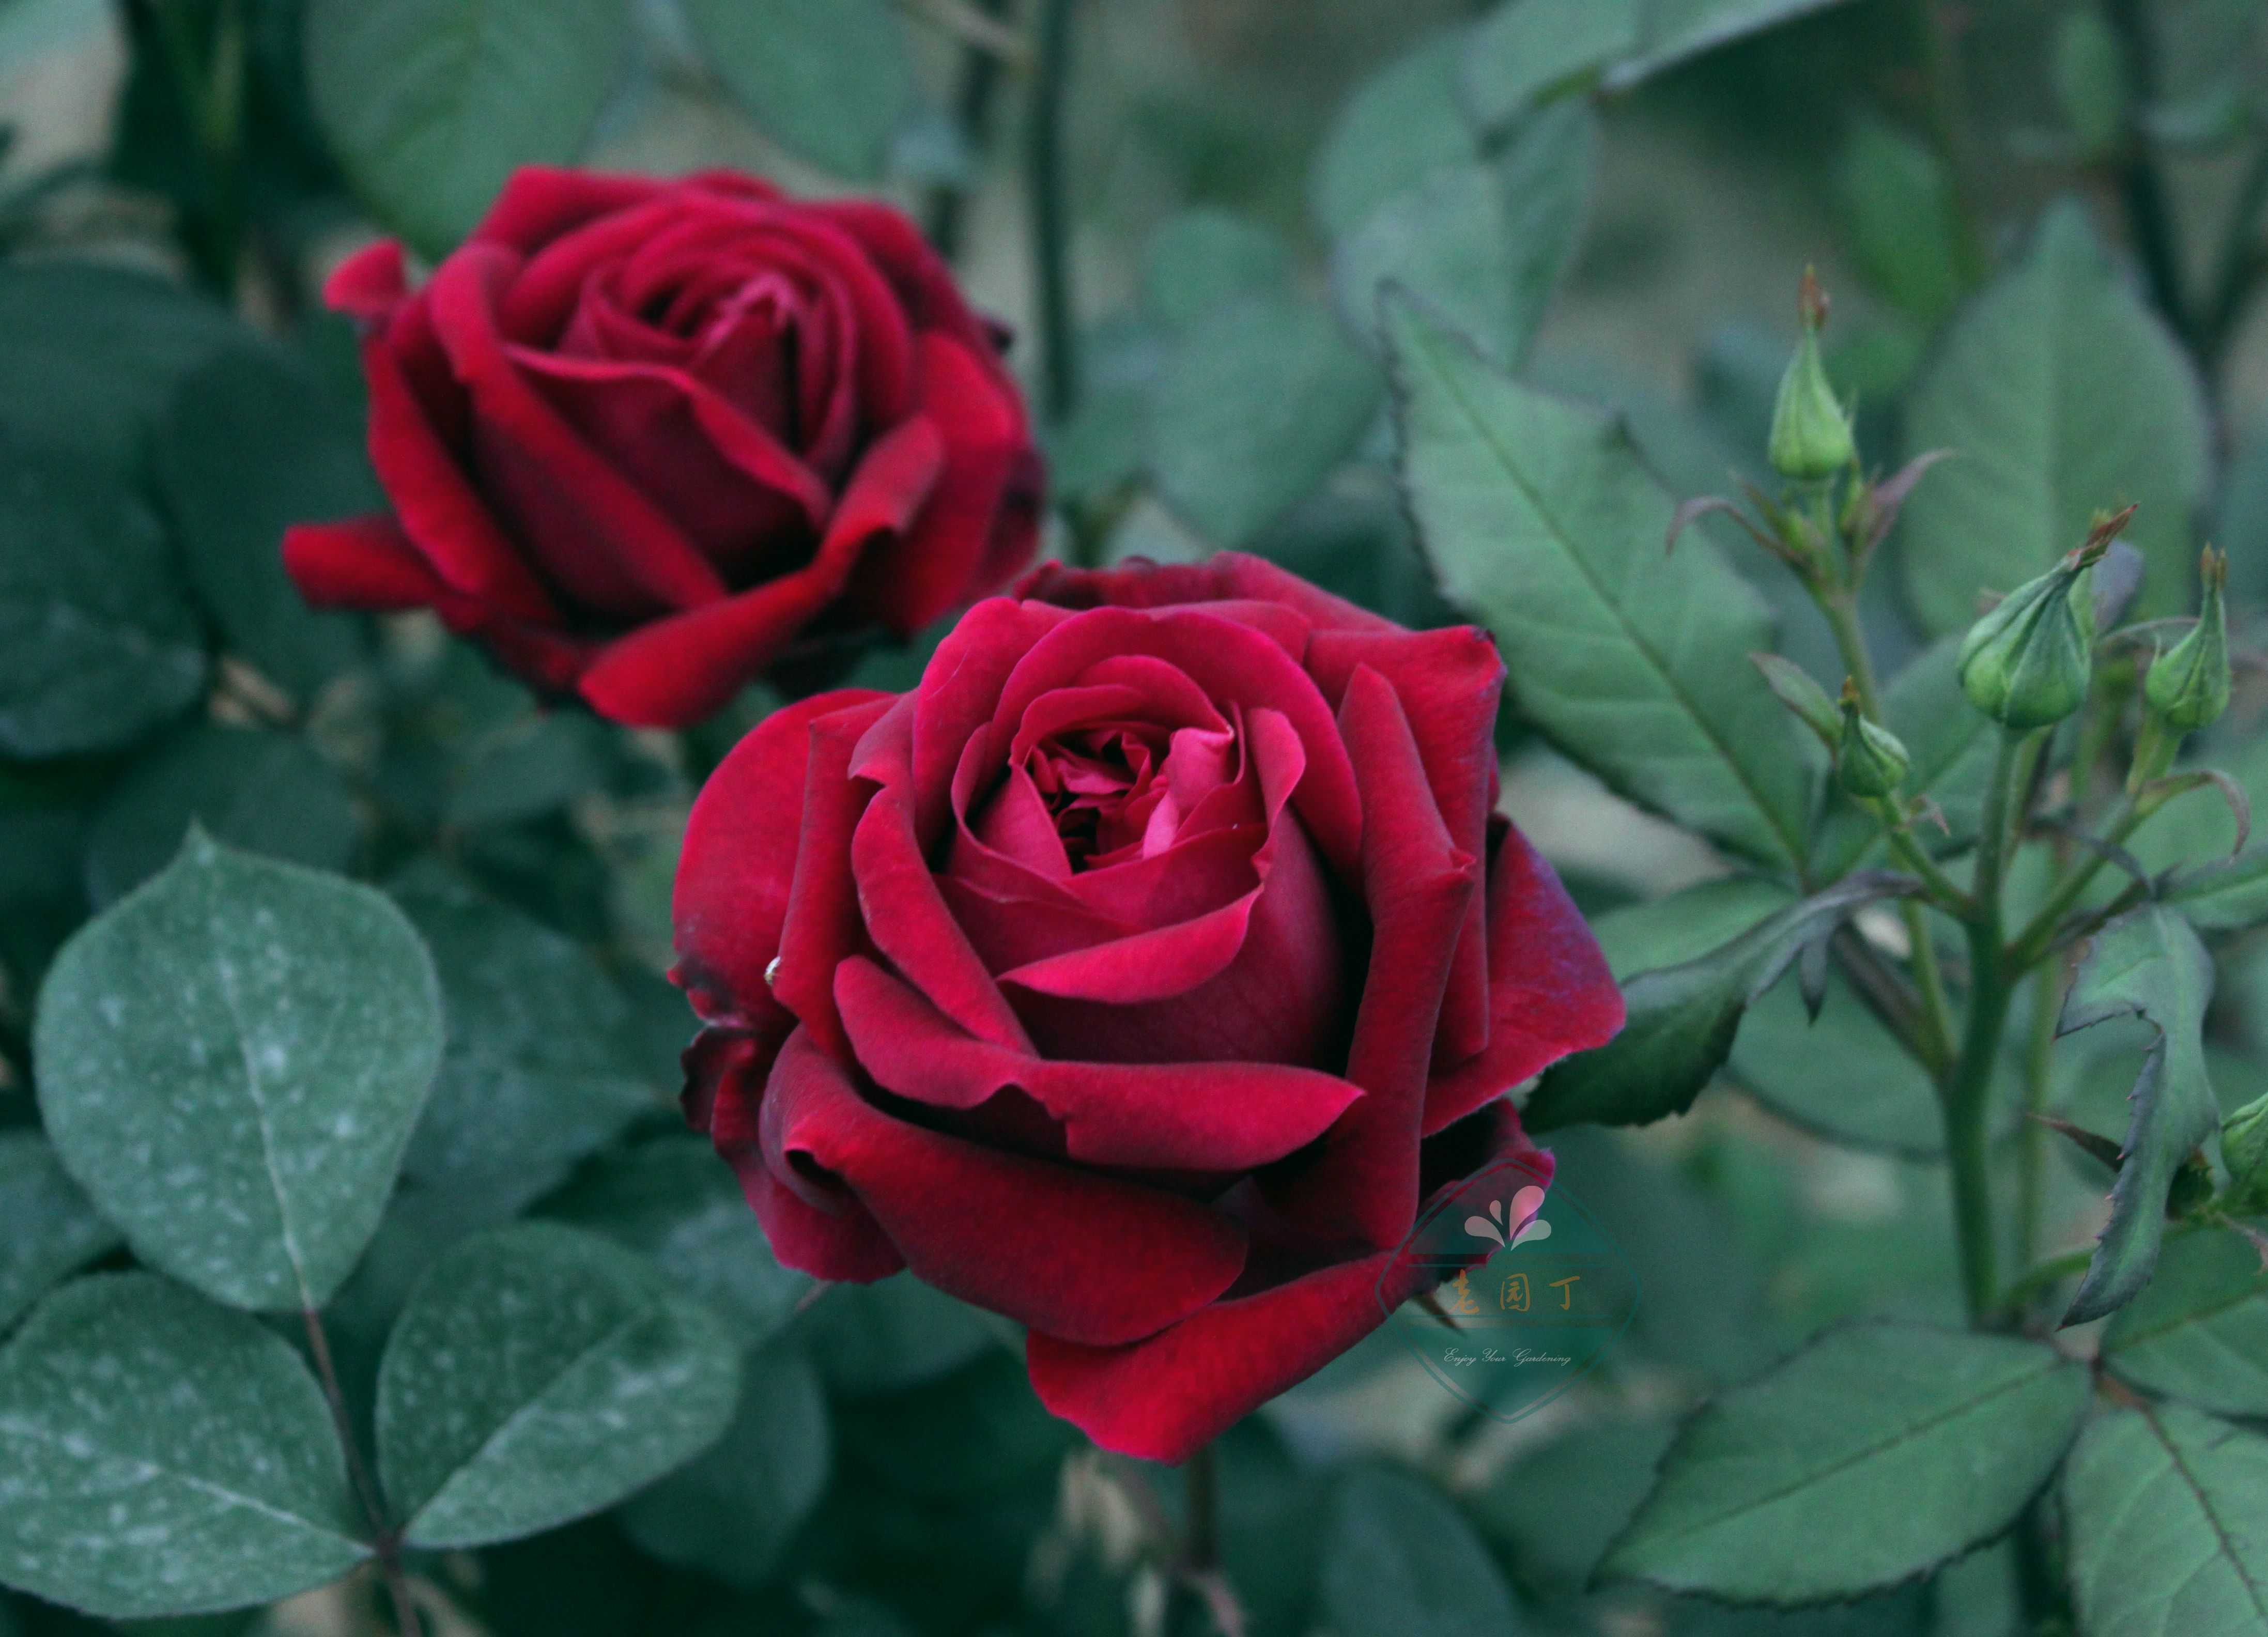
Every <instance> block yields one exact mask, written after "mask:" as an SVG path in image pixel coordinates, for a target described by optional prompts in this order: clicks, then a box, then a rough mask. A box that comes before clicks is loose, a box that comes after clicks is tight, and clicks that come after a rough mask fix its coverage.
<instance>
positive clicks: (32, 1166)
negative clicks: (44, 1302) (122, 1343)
mask: <svg viewBox="0 0 2268 1637" xmlns="http://www.w3.org/2000/svg"><path fill="white" fill-rule="evenodd" d="M119 1243H120V1239H119V1235H118V1230H117V1229H116V1228H113V1227H111V1225H110V1224H109V1223H107V1222H106V1221H104V1220H102V1218H101V1217H100V1216H99V1215H97V1214H96V1213H95V1209H94V1206H92V1205H91V1204H90V1203H88V1200H87V1197H86V1196H85V1194H83V1193H81V1192H80V1191H79V1189H78V1184H77V1183H74V1182H73V1181H71V1179H70V1176H69V1175H68V1174H67V1173H66V1172H65V1171H64V1170H63V1161H60V1160H58V1159H56V1158H55V1150H54V1149H53V1148H52V1147H49V1146H48V1139H46V1138H44V1137H42V1136H40V1134H39V1133H38V1132H5V1133H0V1331H6V1330H7V1329H8V1327H9V1326H11V1324H15V1322H16V1321H17V1320H18V1319H19V1318H21V1317H23V1316H24V1315H25V1313H26V1311H27V1310H28V1309H30V1308H31V1305H32V1304H33V1302H34V1301H38V1300H39V1299H40V1297H41V1296H43V1295H45V1294H47V1293H48V1288H49V1287H51V1286H53V1285H55V1284H56V1283H57V1282H58V1281H60V1280H61V1279H63V1277H64V1276H65V1275H67V1274H69V1273H72V1272H77V1270H78V1269H79V1268H82V1267H84V1266H85V1265H87V1264H88V1263H89V1262H92V1261H93V1260H94V1259H95V1257H99V1256H104V1255H107V1253H108V1252H110V1251H111V1250H115V1249H116V1248H117V1247H118V1245H119Z"/></svg>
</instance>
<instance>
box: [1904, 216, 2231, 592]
mask: <svg viewBox="0 0 2268 1637" xmlns="http://www.w3.org/2000/svg"><path fill="white" fill-rule="evenodd" d="M1907 443H1908V446H1910V447H1911V448H1914V449H1952V450H1955V451H1957V452H1958V453H1959V456H1960V458H1959V459H1957V460H1952V461H1947V462H1945V464H1944V465H1943V466H1941V467H1940V468H1937V469H1936V470H1935V471H1933V472H1932V473H1931V474H1930V475H1929V476H1928V477H1927V478H1926V479H1924V480H1923V482H1922V483H1921V485H1920V486H1919V487H1918V488H1917V489H1916V490H1914V493H1913V498H1912V499H1911V500H1909V501H1908V502H1907V503H1906V507H1905V513H1904V520H1903V522H1902V523H1901V525H1900V534H1899V537H1900V540H1901V542H1902V556H1903V558H1904V564H1905V575H1906V591H1907V594H1908V595H1909V596H1910V597H1911V599H1912V601H1913V605H1914V608H1915V610H1916V611H1917V612H1918V614H1919V615H1920V616H1921V618H1922V622H1923V623H1924V624H1925V625H1926V626H1927V627H1928V628H1929V629H1930V630H1933V631H1940V632H1942V631H1955V630H1965V629H1966V628H1967V627H1968V626H1969V624H1970V623H1971V622H1972V621H1974V620H1975V619H1976V617H1977V594H1978V593H1979V592H1980V591H1984V590H1987V589H1991V590H1995V591H2007V590H2008V589H2010V588H2011V587H2013V586H2017V585H2020V584H2021V583H2022V582H2023V581H2025V580H2028V579H2032V578H2033V577H2034V576H2036V575H2037V574H2041V573H2043V572H2045V571H2047V570H2048V569H2049V568H2050V567H2051V566H2052V565H2053V564H2054V563H2055V561H2056V559H2057V558H2058V557H2062V556H2063V554H2064V553H2066V552H2067V551H2069V550H2071V549H2073V548H2074V547H2076V546H2077V545H2078V544H2079V543H2080V542H2081V541H2082V540H2084V539H2085V538H2086V537H2087V531H2088V520H2089V519H2090V518H2091V517H2092V516H2093V514H2094V513H2095V511H2096V510H2097V509H2098V508H2103V507H2110V508H2116V507H2117V506H2121V505H2126V504H2128V503H2129V502H2139V504H2140V505H2141V510H2140V511H2139V512H2137V513H2136V514H2135V518H2134V521H2133V523H2132V525H2131V526H2130V527H2129V528H2128V530H2127V534H2126V539H2127V541H2128V542H2130V543H2131V544H2132V545H2133V546H2134V547H2136V548H2137V549H2139V550H2140V551H2141V553H2142V555H2143V557H2144V558H2145V560H2146V567H2145V570H2144V573H2143V579H2142V591H2141V594H2140V598H2139V602H2138V603H2137V605H2136V612H2137V614H2138V615H2139V616H2141V617H2144V618H2147V617H2150V616H2155V615H2166V614H2177V613H2180V612H2183V610H2185V609H2186V608H2188V607H2189V588H2190V586H2191V579H2192V577H2193V575H2194V572H2195V561H2196V549H2195V546H2194V544H2193V543H2192V542H2191V533H2190V530H2191V518H2192V517H2193V516H2194V515H2195V514H2196V512H2197V510H2198V506H2199V505H2201V504H2202V503H2203V501H2204V498H2205V477H2206V467H2207V459H2206V451H2207V448H2208V446H2209V439H2208V431H2207V423H2206V414H2205V397H2204V394H2203V392H2202V390H2201V389H2200V387H2198V380H2197V377H2196V375H2195V373H2194V372H2192V371H2191V367H2190V365H2189V363H2188V360H2187V358H2186V356H2185V355H2184V354H2183V351H2182V348H2181V343H2179V342H2177V341H2176V340H2175V338H2174V336H2173V334H2172V333H2171V332H2170V331H2169V330H2168V329H2167V328H2166V326H2165V324H2164V322H2163V321H2161V320H2160V319H2159V318H2157V317H2156V316H2155V315H2154V313H2151V311H2150V310H2149V309H2148V308H2147V307H2146V306H2143V304H2142V302H2141V299H2139V297H2138V296H2136V295H2135V294H2134V292H2133V291H2131V290H2130V289H2128V288H2127V286H2126V284H2124V282H2123V281H2122V280H2121V278H2120V277H2118V274H2117V271H2116V269H2113V268H2112V266H2111V265H2110V260H2109V257H2108V256H2107V255H2106V254H2105V253H2104V251H2103V249H2102V245H2101V244H2100V243H2099V242H2098V241H2097V240H2096V239H2095V232H2094V229H2093V228H2092V227H2091V226H2089V225H2088V220H2087V216H2086V213H2085V211H2084V210H2082V209H2081V208H2080V206H2079V205H2077V204H2074V203H2065V204H2061V205H2058V206H2057V207H2055V208H2054V209H2052V210H2050V212H2049V213H2048V215H2047V218H2046V219H2045V220H2044V221H2043V223H2042V224H2041V225H2040V230H2039V234H2038V237H2037V239H2036V241H2035V243H2034V245H2033V247H2032V250H2031V253H2030V254H2029V255H2028V256H2027V257H2026V258H2025V259H2024V260H2023V262H2021V263H2019V264H2018V265H2017V266H2015V267H2014V268H2013V269H2010V270H2009V271H2007V273H2005V274H2003V275H2002V276H2001V277H1999V280H1997V281H1996V282H1995V283H1994V284H1992V287H1991V288H1989V289H1988V290H1986V291H1985V293H1984V294H1983V295H1982V296H1980V297H1978V298H1977V300H1976V302H1975V303H1974V304H1972V305H1971V306H1970V307H1969V308H1968V309H1967V310H1966V311H1965V312H1964V313H1962V315H1961V317H1960V318H1959V320H1958V321H1956V322H1955V325H1954V328H1953V330H1952V333H1951V335H1950V336H1948V339H1947V341H1946V342H1945V343H1944V345H1943V346H1942V347H1941V348H1940V350H1939V352H1938V353H1937V355H1936V357H1935V358H1934V359H1933V361H1932V363H1931V364H1930V365H1929V367H1928V368H1927V370H1926V371H1925V372H1924V373H1923V375H1922V378H1921V380H1920V381H1919V382H1918V383H1917V385H1916V386H1915V387H1914V391H1913V396H1912V399H1911V402H1910V404H1909V406H1908V409H1907Z"/></svg>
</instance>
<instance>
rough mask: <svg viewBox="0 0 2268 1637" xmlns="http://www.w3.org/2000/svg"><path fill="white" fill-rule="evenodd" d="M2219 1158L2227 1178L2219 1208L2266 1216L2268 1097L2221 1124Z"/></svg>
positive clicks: (2241, 1214)
mask: <svg viewBox="0 0 2268 1637" xmlns="http://www.w3.org/2000/svg"><path fill="white" fill-rule="evenodd" d="M2220 1158H2221V1163H2223V1164H2224V1165H2226V1166H2228V1178H2229V1181H2228V1191H2227V1192H2226V1193H2224V1194H2223V1195H2222V1196H2221V1200H2220V1204H2221V1208H2222V1209H2223V1210H2227V1211H2231V1212H2234V1213H2235V1214H2236V1215H2238V1216H2258V1215H2261V1214H2263V1213H2268V1097H2262V1098H2260V1099H2259V1100H2258V1101H2257V1102H2248V1103H2246V1104H2245V1105H2244V1106H2243V1107H2242V1108H2241V1109H2239V1110H2237V1111H2236V1112H2235V1113H2234V1114H2232V1115H2230V1116H2229V1117H2228V1118H2227V1119H2226V1120H2224V1121H2222V1122H2221V1126H2220Z"/></svg>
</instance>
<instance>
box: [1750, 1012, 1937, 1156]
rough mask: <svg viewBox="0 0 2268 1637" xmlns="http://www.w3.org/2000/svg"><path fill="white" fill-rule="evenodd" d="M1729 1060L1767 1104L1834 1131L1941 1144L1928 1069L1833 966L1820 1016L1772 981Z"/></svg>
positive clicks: (1891, 1143)
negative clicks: (1813, 1016) (1908, 1052)
mask: <svg viewBox="0 0 2268 1637" xmlns="http://www.w3.org/2000/svg"><path fill="white" fill-rule="evenodd" d="M1729 1069H1730V1073H1731V1074H1732V1077H1733V1078H1734V1080H1737V1081H1739V1082H1740V1084H1741V1085H1742V1087H1744V1088H1746V1089H1747V1090H1748V1091H1749V1094H1750V1095H1753V1096H1754V1097H1755V1098H1756V1101H1757V1102H1761V1103H1763V1104H1764V1106H1765V1107H1766V1108H1768V1109H1770V1110H1771V1111H1772V1112H1773V1113H1775V1114H1778V1115H1779V1116H1780V1117H1783V1118H1785V1119H1788V1120H1792V1121H1793V1122H1794V1123H1795V1124H1796V1125H1800V1126H1802V1127H1804V1128H1805V1129H1806V1130H1808V1131H1813V1132H1818V1133H1819V1134H1820V1135H1821V1136H1823V1137H1825V1138H1827V1139H1829V1140H1830V1141H1833V1142H1839V1143H1847V1144H1849V1145H1851V1146H1852V1147H1860V1148H1881V1149H1887V1150H1888V1151H1889V1152H1890V1153H1893V1154H1911V1155H1913V1156H1914V1157H1916V1158H1918V1159H1929V1158H1932V1157H1933V1156H1935V1155H1937V1154H1941V1153H1943V1152H1944V1149H1945V1142H1944V1132H1943V1122H1942V1119H1941V1117H1940V1113H1939V1110H1938V1102H1937V1093H1936V1088H1935V1087H1934V1086H1933V1083H1932V1082H1931V1080H1930V1078H1929V1076H1928V1075H1927V1074H1926V1073H1923V1071H1922V1069H1921V1066H1919V1065H1918V1064H1917V1063H1916V1062H1915V1061H1914V1060H1913V1059H1912V1058H1911V1057H1909V1056H1907V1055H1906V1051H1905V1048H1904V1046H1903V1045H1901V1044H1900V1043H1898V1038H1897V1036H1895V1035H1893V1034H1892V1033H1890V1031H1889V1029H1887V1028H1886V1027H1884V1025H1883V1023H1882V1021H1881V1019H1879V1018H1877V1017H1876V1016H1875V1015H1874V1013H1872V1012H1870V1011H1868V1010H1867V1007H1866V1005H1865V1004H1864V1003H1863V1002H1862V1001H1860V1000H1859V998H1858V997H1857V996H1856V995H1854V994H1853V993H1852V992H1851V989H1850V986H1849V985H1848V984H1846V983H1845V982H1844V981H1843V979H1842V978H1841V977H1839V976H1838V977H1832V978H1830V980H1829V982H1828V985H1827V999H1826V1001H1825V1003H1824V1004H1823V1006H1822V1007H1820V1009H1819V1016H1818V1017H1817V1019H1816V1020H1814V1019H1813V1018H1812V1017H1811V1016H1810V1015H1809V1014H1808V1013H1807V1012H1806V1010H1805V1009H1804V1005H1803V998H1802V996H1801V995H1800V993H1798V992H1797V987H1796V985H1795V984H1793V983H1791V982H1789V981H1787V980H1786V979H1785V978H1783V979H1782V980H1781V981H1780V982H1779V983H1778V984H1775V985H1773V987H1772V989H1771V992H1770V993H1768V994H1766V995H1764V997H1763V998H1762V999H1759V1000H1757V1001H1756V1004H1755V1005H1753V1006H1751V1007H1749V1009H1748V1014H1747V1015H1746V1017H1745V1018H1743V1019H1742V1023H1741V1032H1740V1037H1739V1038H1738V1039H1737V1040H1736V1041H1734V1044H1733V1055H1732V1061H1731V1064H1730V1066H1729Z"/></svg>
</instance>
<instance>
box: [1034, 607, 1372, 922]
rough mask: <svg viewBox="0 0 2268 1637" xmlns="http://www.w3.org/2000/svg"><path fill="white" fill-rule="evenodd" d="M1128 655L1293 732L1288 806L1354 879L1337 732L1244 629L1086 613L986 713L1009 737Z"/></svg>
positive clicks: (1051, 639) (1295, 679)
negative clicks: (1297, 746) (1090, 675)
mask: <svg viewBox="0 0 2268 1637" xmlns="http://www.w3.org/2000/svg"><path fill="white" fill-rule="evenodd" d="M1024 606H1027V607H1028V606H1033V605H1028V604H1027V605H1024ZM1130 653H1138V654H1146V655H1148V656H1150V657H1152V658H1153V659H1157V660H1164V661H1165V662H1167V664H1169V665H1172V666H1174V667H1176V668H1178V669H1180V670H1181V671H1182V672H1183V673H1185V674H1186V675H1188V676H1189V679H1190V680H1191V681H1193V682H1196V683H1197V686H1198V687H1200V688H1201V689H1204V691H1205V693H1206V694H1207V695H1208V696H1209V697H1211V698H1212V699H1214V700H1215V701H1222V702H1225V701H1234V702H1235V703H1236V704H1238V705H1240V706H1241V707H1242V708H1243V709H1244V710H1245V711H1246V712H1252V711H1254V710H1257V709H1262V708H1265V709H1268V710H1271V711H1275V712H1278V713H1280V714H1281V715H1282V716H1283V717H1284V719H1285V720H1286V721H1287V722H1289V723H1290V724H1291V726H1292V728H1293V729H1294V731H1296V732H1297V734H1298V735H1299V738H1300V743H1301V745H1302V746H1303V747H1304V748H1305V750H1306V753H1307V763H1306V768H1305V771H1304V772H1303V774H1302V776H1301V778H1300V785H1299V788H1298V789H1297V790H1296V791H1294V792H1293V793H1292V805H1293V807H1295V808H1296V809H1297V810H1298V812H1299V814H1300V817H1301V818H1302V819H1303V820H1304V821H1306V823H1307V830H1308V833H1309V834H1310V835H1311V836H1312V837H1314V841H1315V844H1316V846H1317V847H1318V848H1319V849H1321V851H1322V854H1323V856H1324V858H1325V859H1328V860H1329V862H1330V864H1331V866H1333V868H1335V869H1337V870H1338V871H1340V872H1341V873H1342V874H1344V876H1346V877H1347V878H1348V879H1350V880H1351V879H1353V878H1354V876H1355V875H1356V874H1358V873H1359V870H1360V867H1361V853H1362V803H1361V801H1360V800H1359V798H1358V797H1357V795H1356V793H1355V787H1354V776H1353V774H1352V772H1351V771H1350V770H1349V767H1348V763H1347V756H1346V751H1345V748H1344V746H1343V745H1342V744H1341V743H1340V740H1339V731H1338V726H1337V724H1336V723H1335V722H1334V721H1332V719H1331V712H1330V707H1329V705H1328V704H1325V703H1324V701H1323V697H1322V694H1321V693H1320V692H1319V691H1318V690H1317V689H1316V687H1315V684H1314V681H1313V680H1312V679H1310V678H1309V677H1308V675H1307V673H1306V672H1305V671H1303V670H1301V669H1300V667H1299V666H1298V664H1297V663H1296V662H1295V661H1294V660H1292V657H1291V655H1290V654H1288V653H1285V651H1284V649H1283V648H1282V646H1280V645H1278V643H1277V642H1275V641H1274V640H1272V639H1271V638H1270V637H1269V636H1268V635H1267V634H1265V633H1264V632H1263V631H1261V630H1256V629H1255V628H1254V627H1252V626H1251V625H1248V624H1245V623H1240V622H1238V621H1236V620H1233V619H1229V618H1225V617H1223V616H1220V615H1219V614H1217V613H1215V612H1214V611H1212V610H1211V609H1209V608H1172V609H1167V610H1163V611H1159V612H1143V611H1140V610H1137V609H1131V608H1091V609H1088V610H1087V611H1086V612H1085V613H1081V614H1075V615H1072V616H1070V617H1068V618H1066V619H1064V621H1063V622H1062V623H1060V624H1058V625H1057V626H1056V627H1055V628H1054V629H1053V630H1049V631H1048V632H1047V633H1046V634H1045V635H1043V636H1042V637H1041V638H1039V639H1038V640H1037V641H1035V642H1033V643H1032V644H1031V645H1030V646H1029V648H1028V649H1027V651H1026V652H1025V653H1024V654H1023V657H1022V658H1021V659H1020V660H1018V661H1017V662H1016V664H1015V666H1014V667H1013V670H1012V671H1011V672H1010V673H1009V674H1008V675H1007V676H1006V677H1005V679H1004V680H1003V682H1002V683H1001V686H1000V692H999V696H998V704H996V705H995V706H994V707H993V711H992V713H991V714H992V721H993V725H994V729H995V731H996V732H1004V731H1013V727H1014V725H1015V724H1016V723H1017V722H1018V721H1020V719H1022V717H1023V714H1024V712H1025V711H1026V710H1027V709H1028V708H1029V707H1030V705H1031V704H1032V702H1033V701H1035V700H1036V699H1037V698H1039V697H1040V696H1041V695H1042V694H1044V693H1047V692H1049V691H1050V690H1052V689H1056V688H1059V687H1062V686H1064V685H1065V684H1066V683H1070V682H1079V681H1081V680H1083V679H1084V677H1085V675H1086V673H1087V671H1088V670H1089V668H1090V667H1094V666H1096V665H1098V664H1100V663H1101V661H1103V660H1108V659H1111V658H1113V657H1115V656H1117V655H1122V654H1130Z"/></svg>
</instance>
